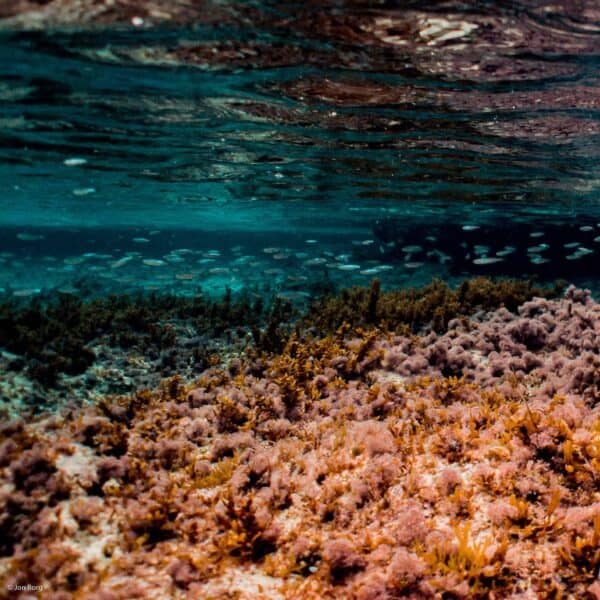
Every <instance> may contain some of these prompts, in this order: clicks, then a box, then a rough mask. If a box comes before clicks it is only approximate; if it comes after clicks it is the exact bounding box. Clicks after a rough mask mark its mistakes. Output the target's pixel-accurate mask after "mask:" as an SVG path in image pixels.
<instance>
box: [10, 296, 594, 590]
mask: <svg viewBox="0 0 600 600" xmlns="http://www.w3.org/2000/svg"><path fill="white" fill-rule="evenodd" d="M599 356H600V305H598V304H597V303H596V302H595V301H594V300H593V299H592V297H591V296H590V294H589V293H588V292H586V291H582V290H578V289H575V288H570V289H569V290H568V291H567V293H566V295H565V296H564V298H562V299H560V300H555V301H549V300H542V299H534V300H532V301H530V302H526V303H525V304H523V305H521V306H520V307H519V309H518V311H517V313H516V314H515V313H511V312H509V311H508V310H506V309H499V310H496V311H494V312H491V313H479V314H476V315H474V316H473V317H471V318H461V319H459V320H454V321H452V322H450V324H449V327H448V328H447V330H446V331H445V332H444V333H443V334H434V333H429V332H427V331H425V332H423V333H422V335H411V336H403V335H398V334H397V333H395V332H390V331H385V330H383V329H372V330H369V331H364V330H359V331H356V332H355V334H354V335H353V337H352V338H351V339H348V338H346V337H344V335H342V334H341V333H338V334H336V335H334V336H332V337H329V338H325V339H317V340H314V339H306V340H301V339H298V338H293V339H292V340H291V341H290V342H289V343H288V345H287V347H286V348H285V349H284V350H283V351H282V352H281V353H279V354H275V355H270V356H253V357H247V358H245V359H243V360H240V359H236V360H237V361H238V362H237V364H236V365H235V368H233V369H220V368H216V367H213V368H211V369H209V370H207V371H205V372H204V373H202V375H201V376H200V378H199V379H198V380H197V381H196V382H194V383H193V384H192V385H189V386H187V385H184V384H183V383H182V382H181V381H179V380H178V379H177V378H174V379H171V380H169V381H166V382H165V383H164V385H163V386H162V387H161V388H160V389H158V390H154V391H149V390H142V391H139V392H137V393H136V394H134V395H132V396H128V397H117V398H109V399H105V400H104V401H102V402H101V403H100V404H99V405H97V406H87V407H81V408H70V409H69V410H66V411H65V412H64V413H63V414H62V415H61V416H60V417H57V416H56V415H55V416H42V417H39V418H37V419H34V420H32V421H31V422H28V423H24V422H21V421H15V422H11V423H7V424H5V425H3V426H2V430H1V431H0V503H1V504H0V527H1V529H2V536H1V538H0V553H1V558H0V565H1V568H0V578H1V579H2V582H1V584H2V586H3V588H4V589H7V586H26V585H32V586H42V587H41V588H40V589H42V590H43V591H41V592H36V593H37V594H38V596H39V597H42V598H47V599H52V600H57V599H62V598H65V599H67V598H90V599H96V600H100V599H107V598H111V599H112V598H115V599H120V598H136V597H139V598H142V597H143V598H215V599H217V598H219V599H220V598H241V599H246V598H247V599H250V598H252V599H257V598H258V599H263V598H264V599H287V598H289V599H295V598H307V599H311V598H312V599H318V598H355V599H357V600H370V599H378V600H379V599H394V598H414V599H418V598H424V599H425V598H440V599H441V598H449V597H452V598H515V599H516V598H538V597H539V598H549V597H574V598H598V597H600V592H599V590H600V581H599V580H598V570H599V568H600V497H599V496H598V482H599V478H600V408H599V405H598V398H599V394H600V390H599V385H600V359H599Z"/></svg>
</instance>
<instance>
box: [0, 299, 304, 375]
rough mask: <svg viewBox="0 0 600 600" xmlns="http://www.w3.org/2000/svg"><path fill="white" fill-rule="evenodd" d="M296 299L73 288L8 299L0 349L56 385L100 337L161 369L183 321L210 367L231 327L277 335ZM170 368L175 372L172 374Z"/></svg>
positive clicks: (0, 308) (83, 365)
mask: <svg viewBox="0 0 600 600" xmlns="http://www.w3.org/2000/svg"><path fill="white" fill-rule="evenodd" d="M292 312H293V311H292V307H291V305H290V304H289V303H287V302H285V301H281V300H275V301H273V302H272V303H271V305H270V306H265V303H264V301H263V300H262V298H260V297H256V298H253V299H251V298H250V297H248V296H246V295H241V296H238V297H236V298H235V299H234V298H232V295H231V292H230V291H228V292H227V293H226V294H225V295H224V296H223V297H222V298H221V299H220V300H218V301H215V300H212V299H210V298H208V297H205V296H203V295H202V293H201V292H199V293H198V294H196V295H195V296H194V297H193V298H185V297H180V296H175V295H168V294H156V293H152V294H148V295H145V296H142V295H139V296H128V295H122V296H117V295H111V296H108V297H105V298H98V299H93V300H85V301H84V300H81V299H79V298H77V297H75V296H73V295H70V294H58V296H57V297H56V296H55V297H50V299H49V300H48V301H46V302H44V301H42V300H40V299H34V300H32V301H31V302H28V303H23V302H18V301H14V300H12V301H8V302H5V303H4V304H1V305H0V347H4V348H5V349H6V350H8V351H9V352H11V353H14V354H16V355H19V356H18V358H16V359H15V360H13V361H12V363H11V364H10V365H9V368H13V369H15V370H21V369H24V368H26V369H27V373H28V374H29V376H30V377H32V378H33V379H35V380H37V381H39V382H40V383H41V384H43V385H45V386H53V385H55V384H56V382H57V378H58V376H59V374H61V373H65V374H67V375H78V374H81V373H83V372H85V370H86V369H87V368H88V367H89V366H90V365H92V364H93V363H94V361H95V360H96V358H97V357H96V355H95V353H94V351H93V350H92V348H91V346H90V345H91V344H92V343H93V342H97V341H98V340H102V341H104V342H105V343H106V344H107V345H108V346H111V347H115V348H120V349H122V350H125V351H127V350H132V349H135V350H136V351H137V352H140V353H143V354H144V355H145V356H150V357H153V358H155V359H159V358H162V360H159V361H158V363H157V367H158V368H161V369H162V368H164V367H165V366H168V363H169V353H170V351H172V350H174V349H176V348H179V345H178V337H179V334H180V333H181V331H180V330H181V323H182V322H185V323H186V325H187V326H188V327H191V328H192V330H193V331H194V333H195V336H196V339H195V344H193V346H192V347H190V348H187V349H186V350H187V352H186V353H187V354H192V355H193V356H192V357H191V358H193V360H194V365H195V368H197V369H200V370H202V369H203V368H205V367H206V366H208V361H209V359H210V355H211V354H212V353H214V352H215V349H216V345H215V340H216V339H218V338H220V337H222V336H224V335H225V333H226V332H229V333H231V332H235V330H236V328H240V327H243V328H245V331H251V330H253V329H254V330H256V328H257V327H258V326H259V325H261V324H265V326H266V331H267V332H271V333H272V334H273V335H275V331H276V327H275V325H271V323H272V322H276V323H278V322H279V321H283V320H286V319H288V318H290V316H291V315H292ZM254 339H255V342H256V344H257V346H258V347H259V348H260V347H262V346H263V345H265V346H266V347H269V344H271V343H273V341H272V340H268V339H267V338H265V336H264V335H262V334H261V333H260V332H257V333H256V334H255V336H254ZM167 374H168V373H167Z"/></svg>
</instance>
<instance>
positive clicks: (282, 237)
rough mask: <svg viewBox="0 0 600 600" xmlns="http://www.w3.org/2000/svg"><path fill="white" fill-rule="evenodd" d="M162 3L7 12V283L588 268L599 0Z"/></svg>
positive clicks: (407, 280)
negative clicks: (594, 4)
mask: <svg viewBox="0 0 600 600" xmlns="http://www.w3.org/2000/svg"><path fill="white" fill-rule="evenodd" d="M159 4H160V5H159ZM163 4H164V3H157V2H135V1H134V0H127V1H125V2H119V3H116V4H115V3H108V2H100V3H98V2H92V1H91V0H56V1H55V2H51V3H45V4H42V5H40V4H39V3H35V2H29V1H24V2H20V3H14V4H11V5H10V6H8V5H7V6H6V7H4V8H2V9H0V28H1V29H2V30H3V33H1V34H0V75H1V77H0V80H1V81H2V82H3V83H1V84H0V102H1V103H2V107H3V111H2V116H1V117H0V125H1V126H2V132H3V133H2V137H1V138H0V139H1V140H2V143H1V144H0V159H1V160H0V181H2V184H1V185H2V197H3V206H2V208H3V210H2V211H1V213H0V227H1V228H2V232H3V234H2V237H1V238H0V250H2V251H5V252H8V253H12V254H13V255H14V256H11V257H4V258H3V259H2V262H1V264H0V266H1V267H2V268H1V271H0V287H1V288H4V289H5V290H8V291H9V292H10V293H14V294H17V295H26V294H27V293H28V292H29V291H31V290H33V291H34V292H35V290H38V289H46V288H48V287H57V288H58V287H60V288H63V289H67V288H69V286H74V288H73V289H77V285H76V284H77V282H78V281H82V280H93V281H95V282H97V283H98V284H103V285H106V286H111V285H114V284H115V283H116V284H117V285H126V284H127V285H129V283H131V284H132V285H135V284H136V283H139V285H141V286H143V287H145V288H146V287H148V286H158V287H169V286H174V287H175V288H176V289H188V288H189V289H191V288H192V287H193V286H203V287H209V288H210V287H213V288H214V289H217V288H219V289H221V288H224V287H227V286H230V287H232V288H233V289H241V288H243V287H244V286H246V285H250V284H251V285H255V286H257V285H258V286H260V285H261V283H262V284H268V285H269V286H274V287H275V288H276V289H279V290H280V291H281V292H282V293H283V292H286V293H289V294H292V295H294V293H295V292H296V291H298V290H300V291H308V290H309V288H311V286H313V287H315V288H319V287H321V288H322V287H323V286H324V285H325V286H328V285H332V286H337V285H345V284H353V283H359V284H360V283H363V284H364V283H367V282H368V280H369V278H371V277H373V276H374V275H376V276H377V277H379V278H381V279H383V280H384V283H387V284H389V285H413V284H418V283H421V282H423V281H426V280H427V279H428V278H430V277H431V276H439V277H444V278H452V277H463V276H468V275H473V274H491V275H511V276H515V275H517V276H534V277H539V278H541V279H550V278H554V277H566V278H568V279H572V280H574V281H576V282H578V283H583V284H587V285H591V284H594V281H595V280H596V279H597V278H598V274H597V270H596V269H595V267H594V265H595V264H596V262H597V261H596V258H595V254H596V252H597V251H598V242H597V239H598V237H600V236H599V233H600V232H599V231H598V226H597V224H598V222H599V221H600V214H599V213H600V211H599V210H598V181H600V177H599V172H598V164H599V161H598V158H599V155H598V154H599V153H598V148H600V145H599V144H598V136H599V134H600V131H599V123H600V121H599V120H598V108H599V104H600V82H599V80H598V55H599V51H598V48H599V47H600V45H599V43H598V40H599V37H598V36H599V34H600V29H599V28H598V14H597V12H595V11H594V10H593V9H592V8H591V7H590V6H589V4H588V3H578V2H567V1H562V2H560V1H559V2H553V3H551V4H550V3H547V2H543V1H541V2H540V1H535V2H533V1H529V0H523V1H522V2H518V3H511V4H510V6H504V7H503V6H494V7H492V6H490V5H485V4H481V3H475V2H473V3H471V4H470V5H465V4H464V3H452V2H450V3H449V2H445V3H443V4H440V3H433V4H432V5H430V6H428V7H425V8H424V7H423V5H422V3H417V2H409V3H406V4H405V6H404V7H403V8H402V9H399V8H395V9H390V8H389V7H388V5H387V4H386V3H361V2H358V3H357V2H348V3H343V2H342V3H340V2H337V1H336V2H333V1H332V2H320V3H303V4H298V3H295V2H294V3H292V2H277V3H272V2H252V3H246V2H234V1H225V2H214V1H212V0H206V1H204V2H198V3H191V4H190V3H189V2H183V1H175V2H170V3H169V4H168V6H165V5H163ZM73 232H75V233H73ZM538 236H539V237H542V236H543V240H544V242H545V243H546V244H547V245H548V247H547V248H546V247H544V248H543V249H540V248H537V249H536V244H535V243H533V244H532V243H531V241H532V240H535V239H536V238H537V237H538ZM63 238H64V239H63ZM566 242H572V243H573V246H572V247H571V248H565V247H564V243H566ZM538 246H539V244H538ZM100 248H101V250H100ZM183 248H187V249H188V250H189V251H190V252H189V253H187V254H186V253H183V252H178V249H183ZM236 248H239V249H238V250H237V251H236ZM242 248H243V250H241V249H242ZM406 248H411V250H410V251H406ZM482 248H484V249H483V250H482ZM532 248H533V249H532ZM94 252H96V253H99V254H104V255H106V258H104V259H103V258H99V257H98V256H87V255H89V254H90V253H94ZM244 256H245V257H246V258H243V257H244ZM339 256H344V258H343V259H338V258H336V257H339ZM303 287H304V288H305V289H302V288H303Z"/></svg>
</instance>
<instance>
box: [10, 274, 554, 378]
mask: <svg viewBox="0 0 600 600" xmlns="http://www.w3.org/2000/svg"><path fill="white" fill-rule="evenodd" d="M563 288H564V285H563V284H561V283H557V284H556V285H555V287H548V288H542V287H539V286H535V285H533V284H532V283H531V282H528V281H519V280H502V279H499V280H497V281H493V280H491V279H487V278H475V279H472V280H467V281H465V282H464V283H462V284H461V285H460V286H458V287H457V288H456V289H452V288H450V287H449V286H448V285H447V284H446V283H444V282H442V281H434V282H433V283H431V284H430V285H428V286H425V287H423V288H417V289H408V290H399V291H383V290H382V289H381V285H380V283H379V281H378V280H375V281H373V283H372V285H371V286H370V287H369V288H359V287H356V288H351V289H349V290H343V291H342V292H340V293H339V294H337V295H333V294H331V295H327V296H324V297H322V298H320V299H318V300H316V301H315V302H314V303H313V304H312V305H311V306H310V307H309V308H308V309H307V310H306V311H305V312H304V314H302V313H300V311H299V309H297V308H294V307H293V306H292V304H291V303H290V302H289V301H288V300H286V299H282V298H278V297H275V298H273V299H272V300H271V301H267V302H265V301H264V300H263V299H262V297H261V296H259V295H256V296H251V295H249V294H238V295H235V296H234V295H232V293H231V292H230V291H227V292H226V294H225V295H224V296H223V297H222V298H221V299H219V300H213V299H212V298H210V297H209V296H206V295H203V294H202V292H201V291H199V292H198V293H197V294H196V295H195V296H194V297H191V298H187V297H181V296H175V295H169V294H159V293H151V294H147V295H141V294H140V295H136V296H128V295H121V296H119V295H111V296H108V297H102V298H96V299H91V300H81V299H80V298H77V297H75V296H73V295H71V294H58V295H57V296H49V297H48V298H47V299H40V298H34V299H33V300H30V301H28V302H25V301H18V300H15V299H13V300H9V301H7V302H5V303H3V304H0V347H3V348H5V349H6V350H8V351H9V352H11V353H13V354H15V355H17V356H16V357H15V358H14V359H13V360H11V362H10V363H9V365H8V367H9V369H12V370H15V371H22V370H26V373H27V375H28V376H29V377H30V378H32V379H34V380H36V381H37V382H39V383H40V384H42V385H43V386H45V387H51V386H55V385H56V384H57V381H58V379H59V376H60V374H65V375H79V374H82V373H84V372H85V371H86V370H87V369H88V368H89V367H90V366H91V365H93V364H94V362H95V361H96V360H97V359H98V357H97V353H98V352H99V351H98V350H94V348H95V347H96V348H97V347H98V344H100V342H103V343H104V344H106V345H107V346H109V347H111V348H117V349H119V350H122V351H124V352H129V351H135V352H137V353H140V354H142V355H144V356H145V357H146V358H150V359H152V360H154V369H155V370H156V371H157V373H159V374H161V375H162V376H168V375H172V374H175V372H178V371H177V367H180V368H182V365H184V364H185V365H188V364H191V365H192V367H193V369H194V370H195V372H198V371H201V370H203V369H205V368H206V367H208V366H209V365H210V364H211V361H215V360H217V359H216V358H215V356H218V354H219V352H220V351H221V350H220V346H221V345H223V344H228V345H229V346H230V347H231V346H232V344H233V343H234V342H236V345H237V348H238V350H240V351H242V350H244V348H245V347H251V348H252V349H253V351H254V352H265V353H267V354H268V353H272V352H280V351H281V350H282V349H283V347H284V346H285V344H286V342H287V341H288V339H289V338H290V336H291V335H292V333H294V331H296V330H298V331H299V332H300V333H302V332H308V333H310V335H311V336H315V337H323V336H326V335H328V334H331V333H333V332H334V331H336V330H337V329H338V328H339V327H340V326H342V324H344V323H345V324H346V325H347V326H349V327H351V328H357V327H375V326H382V327H384V328H385V329H387V330H389V331H404V330H410V331H412V332H418V331H419V330H420V329H421V328H423V327H425V326H428V325H431V326H432V328H433V329H434V330H435V331H443V330H444V329H445V327H446V325H447V323H448V321H449V320H450V319H453V318H455V317H458V316H461V315H463V316H466V315H471V314H473V313H474V312H475V311H476V310H491V309H494V308H497V307H500V306H505V307H506V308H507V309H509V310H514V309H515V308H516V307H517V306H518V305H519V304H521V303H522V302H524V301H525V300H528V299H531V298H532V297H534V296H538V297H546V298H553V297H556V296H558V295H559V294H560V292H561V291H562V290H563Z"/></svg>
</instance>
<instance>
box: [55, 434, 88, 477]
mask: <svg viewBox="0 0 600 600" xmlns="http://www.w3.org/2000/svg"><path fill="white" fill-rule="evenodd" d="M73 448H74V450H75V451H74V452H73V454H70V455H68V454H61V455H60V456H59V457H58V458H57V459H56V468H57V469H58V470H59V471H62V472H63V473H64V474H65V475H67V476H68V477H69V478H70V479H73V480H75V481H76V482H78V483H84V482H85V483H91V482H92V481H94V479H95V478H96V465H95V464H94V462H95V458H96V455H95V454H94V451H93V450H92V449H91V448H88V447H87V446H83V445H82V444H78V443H74V444H73Z"/></svg>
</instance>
